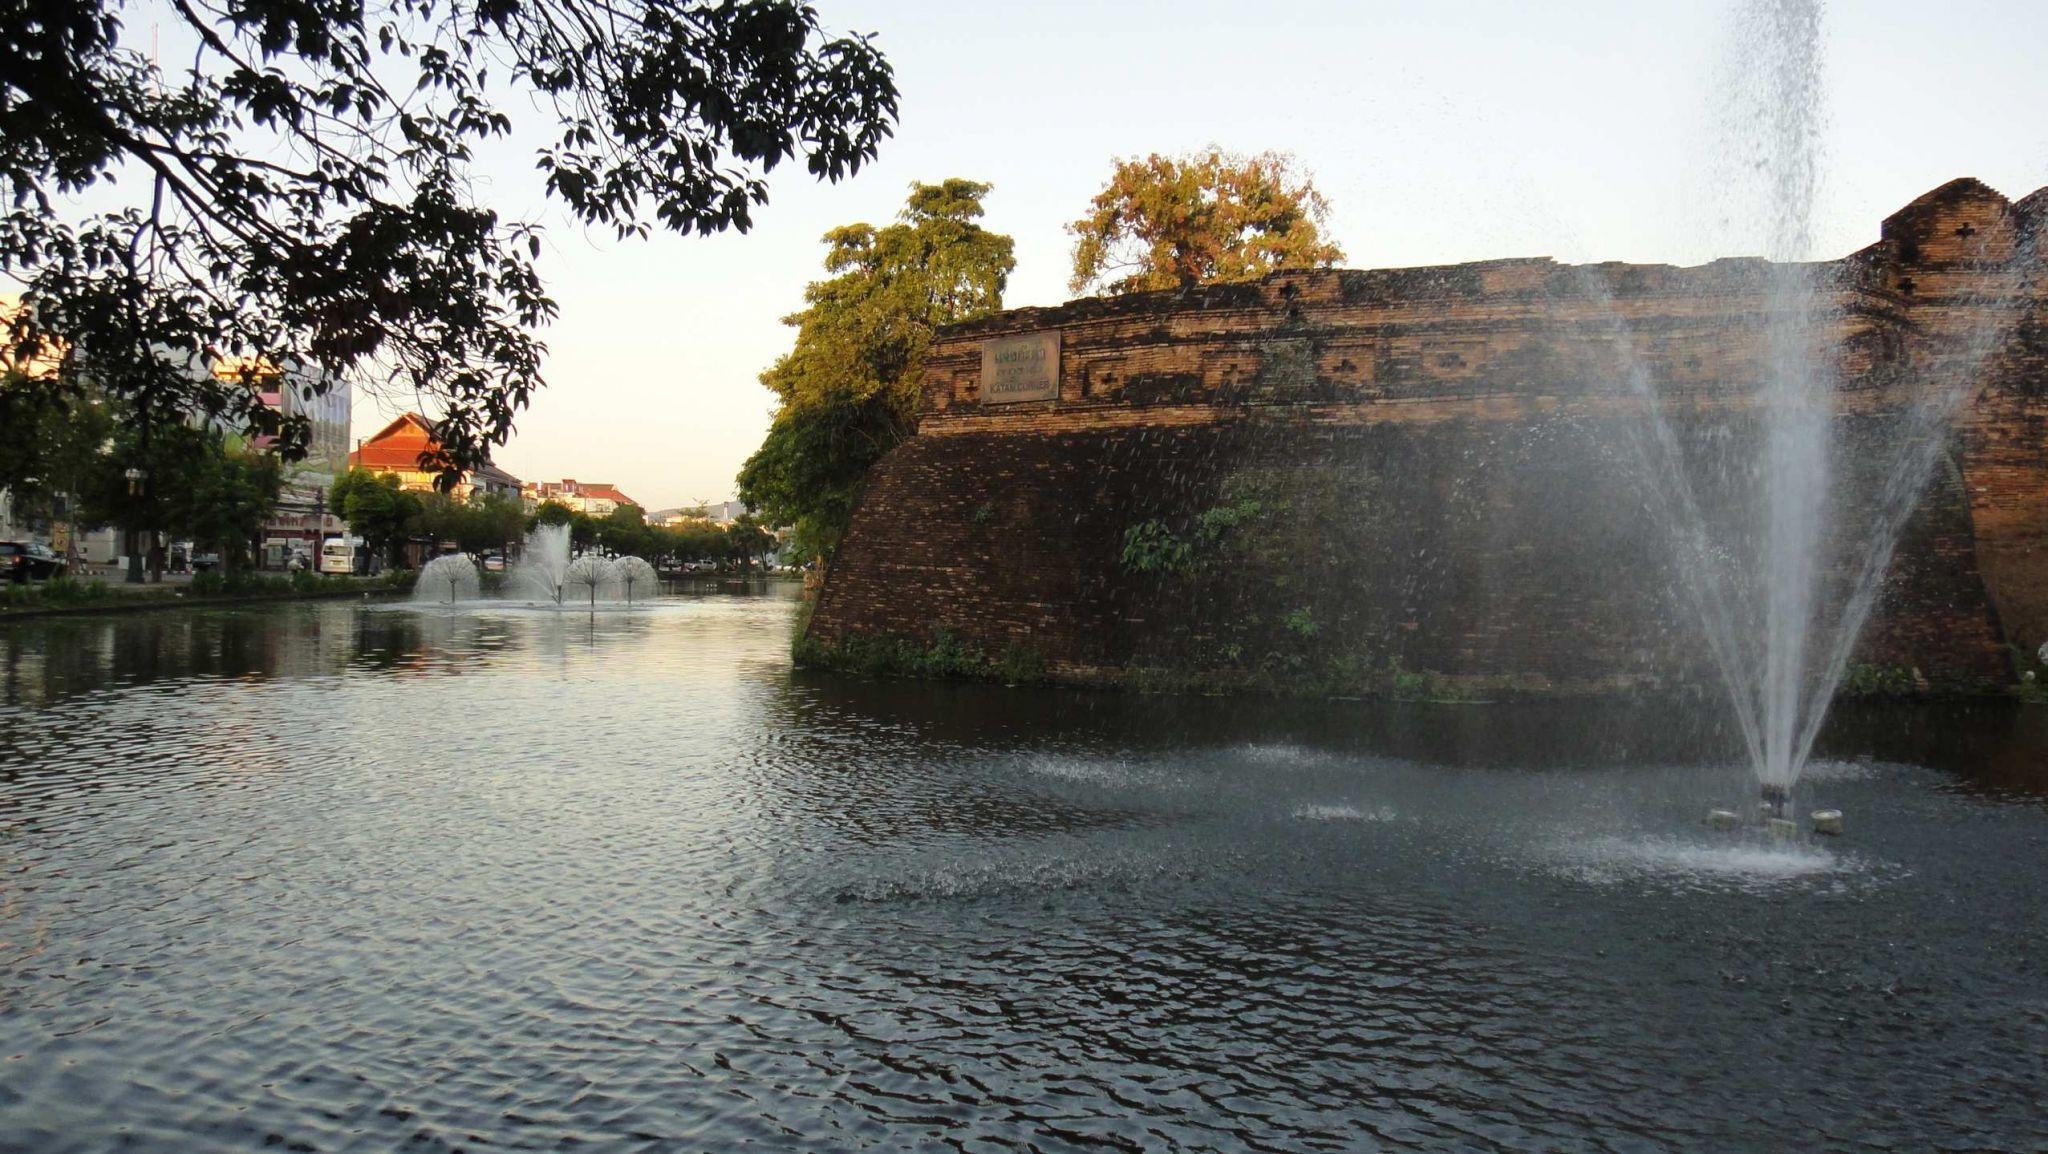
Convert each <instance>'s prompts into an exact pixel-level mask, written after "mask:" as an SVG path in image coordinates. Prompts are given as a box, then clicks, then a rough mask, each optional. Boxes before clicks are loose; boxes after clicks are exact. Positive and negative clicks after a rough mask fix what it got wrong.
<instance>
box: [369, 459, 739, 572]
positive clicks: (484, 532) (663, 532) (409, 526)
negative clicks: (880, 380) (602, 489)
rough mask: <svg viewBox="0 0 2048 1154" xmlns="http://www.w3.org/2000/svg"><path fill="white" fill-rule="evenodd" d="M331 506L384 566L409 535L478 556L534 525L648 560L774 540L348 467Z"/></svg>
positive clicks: (397, 558)
mask: <svg viewBox="0 0 2048 1154" xmlns="http://www.w3.org/2000/svg"><path fill="white" fill-rule="evenodd" d="M328 499H329V503H330V507H331V508H332V509H333V510H334V511H335V512H336V513H337V514H338V515H340V516H341V518H342V519H343V520H345V521H347V522H348V527H349V532H351V533H353V534H355V535H356V536H358V537H361V538H362V539H363V544H364V546H365V547H366V548H368V549H369V550H370V551H371V552H373V553H375V554H377V555H379V556H382V557H385V558H386V559H387V560H388V561H389V563H390V564H392V565H397V564H400V563H401V561H402V554H403V552H404V548H405V545H406V544H407V543H408V542H411V541H420V542H425V543H428V544H429V545H430V546H439V545H441V544H443V543H449V542H452V543H453V544H454V545H455V547H456V548H458V549H460V550H461V551H463V552H465V553H468V554H470V555H471V556H474V557H478V558H481V557H482V556H483V555H484V554H485V553H491V552H498V551H503V550H509V549H510V547H511V546H512V544H513V543H514V542H517V541H518V540H519V539H520V538H521V537H523V536H524V535H525V534H526V533H528V532H529V531H531V530H532V529H533V528H535V527H536V526H539V525H567V526H569V537H570V542H571V544H572V545H573V547H574V548H575V549H577V550H578V551H582V550H590V549H596V550H601V551H603V552H606V553H611V554H614V555H617V556H634V557H644V558H646V559H647V560H649V561H656V562H659V561H663V560H675V561H716V562H734V563H737V564H739V565H741V566H746V565H750V564H751V563H752V562H753V561H754V560H756V559H758V558H760V557H762V556H763V555H765V554H766V553H767V552H768V551H769V550H770V549H772V548H773V547H774V545H775V538H774V536H773V535H772V534H770V533H769V532H768V531H767V530H765V529H763V528H761V526H760V525H758V524H757V523H755V522H754V521H753V520H751V519H750V518H744V517H743V518H740V519H739V520H738V521H735V522H734V523H732V524H731V525H718V524H714V523H712V522H711V521H710V520H708V519H698V520H692V521H686V522H684V523H683V524H681V525H674V526H671V525H650V524H648V523H647V518H646V514H645V513H643V512H642V511H641V509H640V508H639V506H637V505H621V506H619V507H618V508H616V509H614V510H612V511H611V513H610V514H608V515H606V516H603V517H593V516H591V515H590V514H588V513H583V512H579V511H577V510H575V509H571V508H570V507H569V506H567V505H564V504H562V503H561V502H559V501H543V502H541V504H540V506H539V507H538V508H536V509H535V510H534V511H533V512H532V513H530V514H529V513H527V512H526V510H525V507H524V506H523V504H522V503H521V502H520V501H519V499H518V498H516V497H510V496H504V495H501V494H494V493H484V492H481V491H479V492H474V493H471V494H470V495H469V496H468V497H467V498H466V499H465V498H460V497H456V496H453V495H451V494H447V493H416V492H413V491H411V490H407V489H402V488H400V487H399V484H398V478H397V477H396V476H393V475H392V474H390V473H376V472H372V471H370V470H368V469H351V470H349V472H347V473H345V474H343V475H342V476H341V477H340V478H339V479H337V480H336V481H335V483H334V487H333V488H332V489H330V490H329V492H328Z"/></svg>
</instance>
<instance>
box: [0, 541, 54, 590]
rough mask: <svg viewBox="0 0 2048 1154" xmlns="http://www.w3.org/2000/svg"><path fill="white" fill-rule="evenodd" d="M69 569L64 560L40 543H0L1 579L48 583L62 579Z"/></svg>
mask: <svg viewBox="0 0 2048 1154" xmlns="http://www.w3.org/2000/svg"><path fill="white" fill-rule="evenodd" d="M67 568H68V566H66V565H65V564H64V558H62V557H59V556H57V555H56V554H55V553H52V552H50V548H49V546H47V545H44V544H42V543H41V542H38V541H0V578H4V579H6V580H8V581H16V582H20V581H47V580H49V579H50V578H52V577H60V576H62V575H63V574H64V572H65V570H66V569H67Z"/></svg>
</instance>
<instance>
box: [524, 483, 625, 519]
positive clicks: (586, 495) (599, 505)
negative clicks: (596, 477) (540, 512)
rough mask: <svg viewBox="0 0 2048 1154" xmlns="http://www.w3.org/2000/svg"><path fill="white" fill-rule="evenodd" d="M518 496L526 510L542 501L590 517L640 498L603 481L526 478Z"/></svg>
mask: <svg viewBox="0 0 2048 1154" xmlns="http://www.w3.org/2000/svg"><path fill="white" fill-rule="evenodd" d="M519 496H520V498H521V499H522V500H523V501H525V503H526V508H527V511H528V512H532V511H533V510H534V509H535V508H537V507H538V506H539V505H540V503H541V502H542V501H553V502H555V503H557V504H561V505H567V506H568V507H569V508H571V509H574V510H575V511H577V512H578V513H584V514H588V515H589V516H592V517H605V516H609V515H610V514H611V512H612V510H614V509H617V508H618V507H619V506H621V505H631V506H633V507H634V508H636V509H637V508H640V507H641V506H640V502H638V501H635V500H634V499H633V498H631V497H628V496H626V495H625V494H624V493H621V492H619V489H618V486H616V485H612V484H608V483H606V482H603V481H576V480H562V481H528V482H527V483H526V484H524V485H522V486H520V488H519Z"/></svg>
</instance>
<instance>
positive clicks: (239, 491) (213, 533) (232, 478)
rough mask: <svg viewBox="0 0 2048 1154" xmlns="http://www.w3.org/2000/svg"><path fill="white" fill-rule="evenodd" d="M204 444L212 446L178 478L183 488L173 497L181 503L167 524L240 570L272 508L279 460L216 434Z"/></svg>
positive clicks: (281, 471) (280, 465) (279, 476)
mask: <svg viewBox="0 0 2048 1154" xmlns="http://www.w3.org/2000/svg"><path fill="white" fill-rule="evenodd" d="M210 443H211V446H212V449H213V451H211V452H207V453H203V454H201V455H199V456H198V457H197V458H196V459H195V460H194V462H193V463H194V465H195V466H196V467H195V468H193V469H192V470H191V471H190V472H189V473H188V474H187V476H186V477H185V478H182V479H181V480H183V482H184V487H183V488H182V490H181V491H180V492H179V493H177V494H174V502H175V503H176V504H178V505H182V508H176V509H174V511H173V512H172V514H171V518H170V524H169V526H167V527H168V528H170V529H171V531H172V532H174V533H177V534H179V535H181V536H185V537H189V538H191V539H192V542H193V544H194V545H196V546H197V547H198V548H200V549H202V550H206V551H211V552H215V553H218V554H220V557H221V560H222V563H223V564H225V565H226V566H227V567H228V568H229V569H240V568H242V567H243V566H244V565H246V564H248V562H249V559H250V556H251V555H252V554H253V552H254V548H255V544H256V538H257V535H258V534H260V533H261V532H262V531H263V522H264V521H265V520H267V519H268V518H269V516H270V513H271V510H272V509H274V508H276V507H277V494H278V490H279V488H280V487H281V486H282V484H283V481H284V462H282V461H280V460H278V459H277V455H276V454H274V453H268V452H261V451H258V450H254V449H250V448H246V447H244V448H239V449H238V448H233V447H230V446H228V445H227V444H226V443H225V442H224V441H222V440H221V439H220V438H218V437H215V438H211V439H210Z"/></svg>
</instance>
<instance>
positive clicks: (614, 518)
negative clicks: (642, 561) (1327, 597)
mask: <svg viewBox="0 0 2048 1154" xmlns="http://www.w3.org/2000/svg"><path fill="white" fill-rule="evenodd" d="M597 543H598V544H599V545H601V546H603V547H604V549H605V550H606V551H607V552H610V553H615V554H617V555H619V556H621V557H626V556H636V557H645V556H647V555H648V554H649V553H651V552H653V545H652V534H650V533H649V532H648V528H647V512H646V510H644V509H642V508H640V506H638V505H619V506H617V507H615V508H614V509H612V511H611V512H609V513H607V514H605V515H604V516H603V517H602V518H600V519H599V520H598V522H597Z"/></svg>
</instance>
